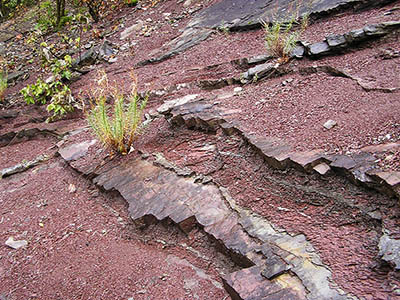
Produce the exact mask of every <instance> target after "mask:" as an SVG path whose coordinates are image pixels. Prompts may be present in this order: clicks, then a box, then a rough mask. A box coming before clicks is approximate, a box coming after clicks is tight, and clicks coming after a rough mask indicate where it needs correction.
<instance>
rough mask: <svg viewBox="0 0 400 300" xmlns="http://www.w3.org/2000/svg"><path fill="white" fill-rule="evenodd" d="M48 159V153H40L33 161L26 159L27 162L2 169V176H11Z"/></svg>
mask: <svg viewBox="0 0 400 300" xmlns="http://www.w3.org/2000/svg"><path fill="white" fill-rule="evenodd" d="M47 159H48V157H47V156H46V155H39V156H38V157H36V158H35V159H33V160H31V161H25V162H22V163H20V164H17V165H15V166H12V167H9V168H5V169H3V170H1V171H0V178H4V177H7V176H11V175H13V174H17V173H21V172H24V171H26V170H28V169H30V168H32V167H34V166H36V165H38V164H39V163H40V162H42V161H45V160H47Z"/></svg>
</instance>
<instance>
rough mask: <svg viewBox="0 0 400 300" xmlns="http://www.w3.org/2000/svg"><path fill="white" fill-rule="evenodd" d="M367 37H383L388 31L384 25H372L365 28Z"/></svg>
mask: <svg viewBox="0 0 400 300" xmlns="http://www.w3.org/2000/svg"><path fill="white" fill-rule="evenodd" d="M363 30H364V32H365V34H366V36H382V35H385V34H387V30H386V29H385V27H384V26H383V25H382V24H371V25H367V26H364V27H363Z"/></svg>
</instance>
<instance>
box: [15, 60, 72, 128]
mask: <svg viewBox="0 0 400 300" xmlns="http://www.w3.org/2000/svg"><path fill="white" fill-rule="evenodd" d="M47 63H48V64H49V65H48V67H49V68H50V70H51V72H52V74H53V76H52V77H50V78H49V79H48V80H46V81H43V80H42V79H41V78H38V79H37V81H36V83H33V84H30V85H27V86H26V87H24V88H23V89H22V90H21V94H22V95H23V97H24V99H25V102H26V103H27V104H46V103H49V104H48V106H47V111H48V112H51V113H52V116H51V117H49V118H48V119H47V122H51V121H54V120H55V119H56V118H58V117H61V116H63V115H65V114H66V113H68V112H72V111H73V110H74V106H75V103H74V101H73V97H72V95H71V90H70V88H69V87H68V86H67V85H66V84H65V83H64V82H63V81H64V80H69V79H70V78H71V70H70V67H71V63H72V59H71V57H70V56H69V55H66V56H65V57H64V59H53V60H50V61H48V62H47Z"/></svg>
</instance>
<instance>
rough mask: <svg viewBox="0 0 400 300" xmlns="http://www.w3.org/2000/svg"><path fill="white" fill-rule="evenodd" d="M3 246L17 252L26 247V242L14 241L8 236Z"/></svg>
mask: <svg viewBox="0 0 400 300" xmlns="http://www.w3.org/2000/svg"><path fill="white" fill-rule="evenodd" d="M5 244H6V246H8V247H10V248H13V249H16V250H17V249H19V248H21V247H25V246H26V245H28V242H27V241H25V240H20V241H16V240H14V237H12V236H10V237H9V238H8V239H7V241H6V242H5Z"/></svg>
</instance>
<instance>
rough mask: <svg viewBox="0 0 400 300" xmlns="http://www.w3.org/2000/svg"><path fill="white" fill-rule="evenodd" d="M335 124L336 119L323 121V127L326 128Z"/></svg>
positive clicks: (330, 127)
mask: <svg viewBox="0 0 400 300" xmlns="http://www.w3.org/2000/svg"><path fill="white" fill-rule="evenodd" d="M336 125H337V122H336V121H334V120H328V121H326V122H325V123H324V127H325V128H326V129H328V130H329V129H332V128H333V127H335V126H336Z"/></svg>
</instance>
